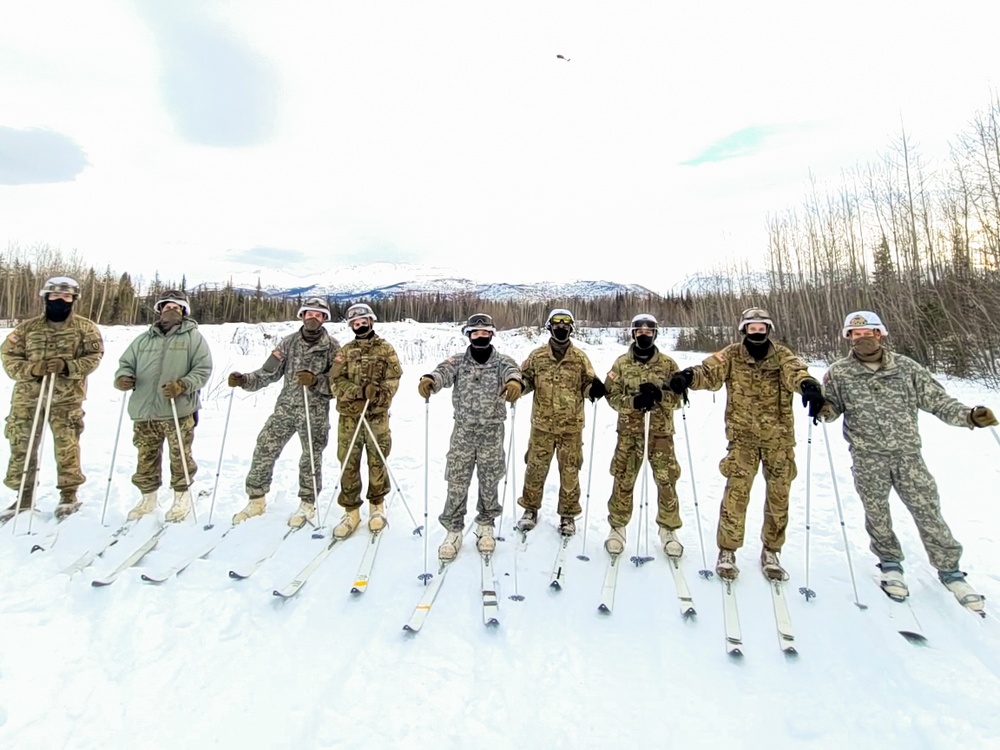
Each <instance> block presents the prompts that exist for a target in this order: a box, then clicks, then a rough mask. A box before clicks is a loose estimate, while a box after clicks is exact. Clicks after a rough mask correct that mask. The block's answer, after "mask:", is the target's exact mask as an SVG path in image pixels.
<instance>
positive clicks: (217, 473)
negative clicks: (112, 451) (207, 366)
mask: <svg viewBox="0 0 1000 750" xmlns="http://www.w3.org/2000/svg"><path fill="white" fill-rule="evenodd" d="M235 394H236V389H235V388H230V389H229V406H228V407H227V408H226V426H225V427H223V428H222V444H221V445H220V446H219V462H218V463H217V464H216V466H215V485H214V486H213V487H212V503H211V505H209V507H208V523H206V524H205V531H208V530H209V529H211V528H212V526H213V524H212V516H213V515H214V514H215V495H216V493H217V492H218V491H219V477H220V475H221V474H222V457H223V456H224V455H225V451H226V436H227V435H228V434H229V416H230V415H231V414H232V413H233V396H234V395H235ZM119 424H120V423H119ZM309 449H310V450H312V440H310V441H309ZM314 477H315V475H314Z"/></svg>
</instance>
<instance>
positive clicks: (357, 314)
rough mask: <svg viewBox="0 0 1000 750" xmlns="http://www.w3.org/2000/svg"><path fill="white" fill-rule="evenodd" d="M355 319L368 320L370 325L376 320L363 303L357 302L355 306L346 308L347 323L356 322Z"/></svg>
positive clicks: (371, 311)
mask: <svg viewBox="0 0 1000 750" xmlns="http://www.w3.org/2000/svg"><path fill="white" fill-rule="evenodd" d="M357 318H370V319H371V321H372V323H374V322H375V321H376V320H378V318H376V317H375V312H374V311H373V310H372V309H371V307H369V306H368V305H366V304H365V303H364V302H358V303H357V304H355V305H351V306H350V307H348V308H347V322H348V323H350V322H351V321H352V320H356V319H357Z"/></svg>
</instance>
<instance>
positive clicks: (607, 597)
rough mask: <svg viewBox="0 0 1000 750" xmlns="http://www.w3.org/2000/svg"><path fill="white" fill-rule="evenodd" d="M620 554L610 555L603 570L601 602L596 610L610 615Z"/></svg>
mask: <svg viewBox="0 0 1000 750" xmlns="http://www.w3.org/2000/svg"><path fill="white" fill-rule="evenodd" d="M620 559H621V555H611V559H610V560H609V561H608V569H607V570H606V571H605V572H604V585H603V586H602V587H601V603H600V604H599V605H597V610H598V611H599V612H603V613H604V614H606V615H610V614H611V613H612V612H613V611H614V608H615V587H617V585H618V561H619V560H620Z"/></svg>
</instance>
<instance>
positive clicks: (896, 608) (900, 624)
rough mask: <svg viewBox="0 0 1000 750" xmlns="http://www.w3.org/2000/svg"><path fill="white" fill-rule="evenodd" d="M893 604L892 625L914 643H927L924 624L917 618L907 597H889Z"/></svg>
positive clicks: (891, 610)
mask: <svg viewBox="0 0 1000 750" xmlns="http://www.w3.org/2000/svg"><path fill="white" fill-rule="evenodd" d="M889 598H890V600H891V601H892V605H891V606H890V607H889V619H890V620H892V626H893V627H894V628H895V629H896V632H897V633H899V634H900V635H901V636H903V638H905V639H906V640H907V641H909V642H910V643H912V644H914V645H918V646H920V645H924V644H925V643H927V636H926V635H924V629H923V626H922V625H921V624H920V620H918V619H917V613H916V612H914V611H913V607H912V606H910V602H909V601H908V600H907V599H904V600H903V601H899V600H898V599H893V598H892V597H889Z"/></svg>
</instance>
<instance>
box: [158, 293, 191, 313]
mask: <svg viewBox="0 0 1000 750" xmlns="http://www.w3.org/2000/svg"><path fill="white" fill-rule="evenodd" d="M170 302H173V303H174V304H175V305H179V306H180V308H181V309H182V310H183V311H184V314H185V315H190V314H191V302H190V300H188V296H187V294H185V293H184V292H182V291H179V290H177V289H168V290H167V291H165V292H163V294H161V295H160V297H159V299H157V300H156V303H155V304H154V305H153V311H154V312H155V313H157V314H159V313H160V312H161V311H162V310H163V306H164V305H166V304H168V303H170Z"/></svg>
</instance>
